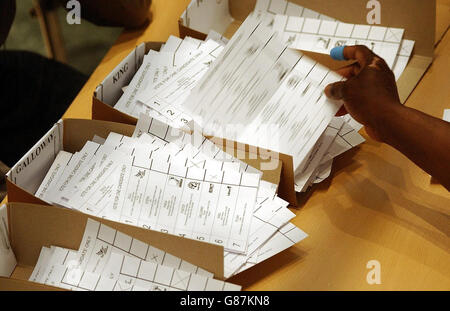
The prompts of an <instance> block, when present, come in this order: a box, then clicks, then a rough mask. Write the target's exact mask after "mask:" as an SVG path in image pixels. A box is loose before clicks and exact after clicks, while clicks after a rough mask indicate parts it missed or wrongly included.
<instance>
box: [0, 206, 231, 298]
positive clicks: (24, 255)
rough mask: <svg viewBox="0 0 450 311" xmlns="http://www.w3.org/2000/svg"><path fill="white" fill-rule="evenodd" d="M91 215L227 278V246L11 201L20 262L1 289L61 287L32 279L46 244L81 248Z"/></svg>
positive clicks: (13, 237)
mask: <svg viewBox="0 0 450 311" xmlns="http://www.w3.org/2000/svg"><path fill="white" fill-rule="evenodd" d="M88 218H91V219H94V220H96V221H98V222H101V223H103V224H105V225H107V226H109V227H111V228H114V229H116V230H119V231H121V232H123V233H125V234H127V235H130V236H132V237H133V238H136V239H138V240H140V241H142V242H145V243H148V244H150V245H152V246H154V247H156V248H159V249H161V250H164V251H166V252H168V253H170V254H173V255H175V256H177V257H180V258H182V259H184V260H186V261H188V262H190V263H192V264H195V265H197V266H200V267H202V268H204V269H206V270H208V271H210V272H213V273H214V274H215V277H216V278H221V279H223V247H222V246H218V245H214V244H209V243H205V242H201V241H197V240H191V239H184V238H181V237H177V236H175V235H169V234H164V233H161V232H157V231H152V230H147V229H143V228H138V227H135V226H130V225H127V224H122V223H117V222H114V221H109V220H105V219H102V218H98V217H92V216H89V215H86V214H83V213H80V212H78V211H73V210H70V209H65V208H59V207H54V206H43V205H36V204H27V203H9V204H8V220H9V231H10V240H11V247H12V249H13V251H14V254H15V255H16V259H17V263H18V264H17V266H16V268H15V270H14V271H13V273H12V275H11V277H10V278H5V277H0V290H61V289H57V288H54V287H51V286H46V285H42V284H37V283H34V282H29V281H28V279H29V277H30V275H31V273H32V272H33V268H34V266H35V264H36V262H37V260H38V258H39V253H40V251H41V248H42V247H43V246H47V247H49V246H52V245H54V246H59V247H64V248H69V249H74V250H78V248H79V246H80V243H81V240H82V237H83V233H84V229H85V226H86V222H87V219H88Z"/></svg>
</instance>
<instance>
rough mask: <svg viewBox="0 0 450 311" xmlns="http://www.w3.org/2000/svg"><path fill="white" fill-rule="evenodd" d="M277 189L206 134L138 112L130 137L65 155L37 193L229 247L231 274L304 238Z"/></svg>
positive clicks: (101, 214) (110, 138) (113, 137)
mask: <svg viewBox="0 0 450 311" xmlns="http://www.w3.org/2000/svg"><path fill="white" fill-rule="evenodd" d="M276 190H277V185H274V184H271V183H268V182H266V181H263V180H261V172H260V171H258V170H257V169H255V168H253V167H251V166H249V165H247V164H246V163H244V162H242V161H240V160H239V159H236V158H234V157H233V156H231V155H229V154H227V153H225V152H224V151H223V150H222V149H220V148H219V147H217V146H216V145H215V144H214V143H212V142H211V141H210V140H208V139H206V138H204V137H203V136H201V135H198V134H197V135H195V134H194V135H191V134H188V133H186V132H183V131H180V130H177V129H175V128H172V127H170V126H169V125H167V124H166V123H164V122H162V121H159V120H157V119H154V118H151V117H150V116H148V115H144V114H143V115H141V118H140V119H139V121H138V124H137V125H136V128H135V132H134V134H133V137H128V136H123V135H120V134H117V133H110V134H109V135H108V137H106V139H104V138H101V137H93V139H92V141H88V142H86V144H85V145H84V147H83V148H82V149H81V150H80V151H79V152H76V153H74V154H71V153H69V152H66V151H60V152H59V153H58V155H57V157H56V158H55V160H54V163H53V164H52V165H51V167H50V169H49V171H48V173H47V174H46V176H45V177H44V179H43V181H42V183H41V185H40V187H39V188H38V190H37V191H36V193H35V195H36V196H37V197H39V198H41V199H42V200H44V201H46V202H48V203H51V204H54V205H57V206H62V207H65V208H70V209H75V210H78V211H81V212H83V213H86V214H89V215H93V216H97V217H102V218H105V219H110V220H113V221H117V222H122V223H126V224H129V225H134V226H139V227H143V228H146V229H151V230H157V231H161V232H164V233H167V234H174V235H178V236H181V237H185V238H190V239H195V240H200V241H205V242H209V243H213V244H217V245H221V246H223V247H224V250H225V253H224V269H225V271H226V273H225V276H226V277H230V276H232V275H234V274H236V273H238V272H240V271H243V270H245V269H247V268H249V267H251V266H253V265H255V264H257V263H259V262H261V261H263V260H265V259H267V258H269V257H271V256H273V255H275V254H277V253H279V252H281V251H283V250H285V249H286V248H288V247H290V246H292V245H294V244H296V243H298V242H299V241H301V240H302V239H304V238H305V237H306V234H305V233H304V232H303V231H302V230H300V229H299V228H297V227H296V226H294V225H293V224H291V223H290V220H291V219H293V218H294V216H295V214H294V213H292V212H291V211H290V210H289V209H288V203H287V202H286V201H284V200H282V199H281V198H279V197H278V196H277V195H276Z"/></svg>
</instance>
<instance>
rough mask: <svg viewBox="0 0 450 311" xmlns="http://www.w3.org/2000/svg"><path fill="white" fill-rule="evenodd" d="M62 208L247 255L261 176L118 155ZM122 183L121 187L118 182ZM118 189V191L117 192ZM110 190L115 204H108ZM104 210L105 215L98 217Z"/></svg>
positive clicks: (158, 157) (143, 155)
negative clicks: (252, 215) (252, 214)
mask: <svg viewBox="0 0 450 311" xmlns="http://www.w3.org/2000/svg"><path fill="white" fill-rule="evenodd" d="M107 162H108V163H107V164H106V165H105V166H104V167H103V169H101V170H100V171H99V173H98V174H93V175H92V176H91V177H90V179H89V180H88V181H87V182H86V186H85V187H82V188H81V189H80V190H79V191H77V192H75V193H74V194H73V195H72V196H71V197H69V198H67V197H64V198H63V199H64V200H63V201H62V202H61V204H63V205H64V206H66V207H70V208H75V209H79V210H81V211H83V212H86V213H92V214H96V215H99V216H102V217H105V218H108V219H112V220H115V221H121V222H125V223H128V224H132V225H138V226H143V227H146V228H148V229H152V230H158V231H162V232H165V233H170V234H177V235H181V236H184V237H187V238H192V239H198V240H202V241H208V242H211V243H215V244H219V245H223V246H224V247H225V248H226V249H229V250H232V251H236V252H244V251H245V249H246V245H247V239H248V232H249V227H250V221H251V212H252V211H253V207H254V204H255V199H256V194H257V191H258V187H259V180H260V176H259V175H257V174H249V173H238V172H234V171H216V170H205V169H197V168H193V167H191V168H186V167H185V163H179V162H173V161H168V159H167V158H166V157H164V156H161V154H160V153H153V154H152V158H150V159H149V157H148V154H147V153H145V152H143V153H140V152H137V153H136V154H135V155H134V157H133V158H128V159H126V160H125V159H122V158H121V157H120V154H113V155H112V156H111V158H110V159H108V160H107ZM116 181H118V183H116ZM113 187H114V191H112V189H113ZM105 189H108V190H107V191H108V193H110V194H111V193H114V200H113V202H112V204H110V203H111V201H109V200H104V198H105ZM99 211H101V212H102V214H98V212H99Z"/></svg>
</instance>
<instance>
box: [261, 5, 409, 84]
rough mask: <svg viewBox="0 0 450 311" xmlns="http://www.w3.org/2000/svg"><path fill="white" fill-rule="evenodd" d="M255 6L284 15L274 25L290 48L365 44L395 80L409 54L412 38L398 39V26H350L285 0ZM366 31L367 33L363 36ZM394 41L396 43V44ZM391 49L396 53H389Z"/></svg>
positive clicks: (400, 33) (321, 49)
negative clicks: (391, 73)
mask: <svg viewBox="0 0 450 311" xmlns="http://www.w3.org/2000/svg"><path fill="white" fill-rule="evenodd" d="M255 10H259V11H264V12H268V13H271V14H273V15H285V16H286V18H283V17H278V19H279V23H277V26H275V27H276V28H277V29H278V30H280V31H283V33H285V35H284V37H285V40H286V42H289V44H290V45H291V47H292V48H299V49H304V50H309V51H314V52H319V53H326V54H328V53H329V51H330V50H331V48H333V47H334V46H336V44H337V43H338V46H339V45H353V44H363V45H366V46H367V47H368V48H369V49H371V50H372V51H374V52H375V53H377V54H379V55H380V56H381V57H383V58H385V59H386V61H387V63H388V64H389V65H390V67H391V69H392V70H393V72H394V74H395V77H396V80H398V79H399V78H400V76H401V74H402V73H403V71H404V69H405V68H406V65H407V64H408V61H409V59H410V57H411V55H412V51H413V47H414V41H412V40H406V39H402V40H400V41H399V40H398V39H399V38H400V39H401V37H403V33H404V31H402V30H401V29H397V28H387V27H381V26H370V25H354V27H353V26H351V24H346V23H342V22H340V21H338V20H336V19H335V18H333V17H330V16H326V15H323V14H321V13H319V12H316V11H313V10H310V9H308V8H305V7H302V6H300V5H298V4H295V3H292V2H289V1H286V0H257V1H256V5H255ZM284 19H286V23H285V24H283V22H282V20H284ZM305 23H306V25H305ZM274 24H275V23H274ZM350 27H352V29H351V30H352V31H351V32H349V31H348V30H350ZM346 29H347V31H346ZM305 30H306V31H305ZM333 30H335V32H333ZM366 33H367V36H366V37H364V35H365V34H366ZM314 34H316V35H317V36H314ZM363 39H366V40H363ZM314 43H315V44H314ZM332 43H334V45H333V44H332ZM397 43H400V46H399V47H397ZM395 49H397V54H396V55H393V51H394V50H395Z"/></svg>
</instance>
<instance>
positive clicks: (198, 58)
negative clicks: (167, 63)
mask: <svg viewBox="0 0 450 311" xmlns="http://www.w3.org/2000/svg"><path fill="white" fill-rule="evenodd" d="M222 49H223V46H222V45H220V44H219V43H217V42H215V41H213V40H209V41H207V42H205V43H204V44H203V45H201V46H200V48H199V49H198V50H196V51H195V52H194V53H192V55H190V58H189V60H188V61H187V62H186V63H184V64H183V65H182V66H178V67H176V68H175V69H174V70H173V71H172V72H171V73H170V74H169V75H168V76H167V77H166V78H164V79H163V80H162V81H160V82H159V83H157V84H156V85H154V86H153V88H146V89H145V90H144V91H143V92H141V93H140V94H139V95H138V98H137V99H138V101H140V102H141V103H143V104H144V105H146V106H148V107H150V108H152V109H155V110H156V111H158V112H159V113H161V114H162V115H163V116H165V117H166V118H168V119H169V120H170V121H172V122H176V121H177V120H178V122H180V124H183V123H184V124H187V123H188V122H189V121H190V120H191V117H190V116H189V115H186V114H184V113H183V112H182V111H181V110H180V109H177V108H176V107H178V106H180V105H182V103H183V102H184V100H185V98H186V97H187V96H188V95H189V94H190V91H191V89H192V88H193V87H194V86H195V85H197V81H198V80H199V79H200V78H201V77H202V76H203V75H204V74H205V73H206V72H207V70H208V68H209V67H210V66H211V64H212V62H213V61H214V60H215V59H216V58H217V56H218V55H220V53H221V52H222Z"/></svg>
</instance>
